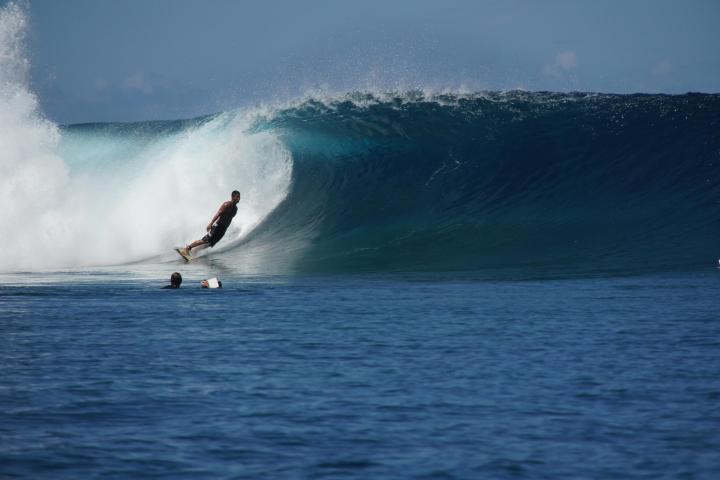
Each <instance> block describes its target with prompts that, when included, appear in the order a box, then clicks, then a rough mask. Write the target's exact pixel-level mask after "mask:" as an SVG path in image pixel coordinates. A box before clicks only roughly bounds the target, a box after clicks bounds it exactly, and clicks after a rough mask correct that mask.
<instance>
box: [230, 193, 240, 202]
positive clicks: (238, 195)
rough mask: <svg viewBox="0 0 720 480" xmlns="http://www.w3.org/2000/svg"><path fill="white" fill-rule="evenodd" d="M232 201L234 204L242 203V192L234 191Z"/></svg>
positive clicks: (231, 196) (231, 195)
mask: <svg viewBox="0 0 720 480" xmlns="http://www.w3.org/2000/svg"><path fill="white" fill-rule="evenodd" d="M230 199H231V200H232V202H233V203H238V202H239V201H240V192H238V191H237V190H233V192H232V193H231V194H230Z"/></svg>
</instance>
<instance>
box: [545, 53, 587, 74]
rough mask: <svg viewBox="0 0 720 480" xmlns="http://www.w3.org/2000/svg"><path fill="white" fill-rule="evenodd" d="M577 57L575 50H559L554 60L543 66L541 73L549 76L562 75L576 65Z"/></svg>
mask: <svg viewBox="0 0 720 480" xmlns="http://www.w3.org/2000/svg"><path fill="white" fill-rule="evenodd" d="M577 64H578V59H577V54H576V53H575V52H571V51H567V52H560V53H558V54H557V55H555V60H554V61H553V62H552V63H548V64H546V65H545V66H544V67H543V73H544V74H545V75H549V76H551V77H558V78H559V77H562V76H563V75H565V74H567V73H569V72H570V71H572V70H574V69H575V68H576V67H577Z"/></svg>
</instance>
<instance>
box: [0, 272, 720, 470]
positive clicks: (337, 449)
mask: <svg viewBox="0 0 720 480" xmlns="http://www.w3.org/2000/svg"><path fill="white" fill-rule="evenodd" d="M178 269H179V270H181V271H182V272H183V273H184V277H185V281H184V283H183V286H182V288H181V289H178V290H163V289H160V288H159V287H161V286H162V285H163V284H164V283H166V281H165V279H162V278H161V277H160V275H161V273H160V272H161V270H162V269H157V270H152V271H149V270H147V269H146V270H142V268H140V267H138V269H135V268H131V267H124V268H116V269H93V270H84V271H66V272H58V273H35V274H28V273H23V274H5V275H3V276H2V277H1V278H0V280H2V282H1V284H0V368H1V371H2V375H1V376H0V405H1V406H2V408H1V409H0V477H1V478H8V479H14V478H33V479H39V478H53V479H76V478H208V479H219V478H228V479H229V478H358V479H367V478H458V479H460V478H468V479H469V478H473V479H474V478H513V479H518V478H520V479H557V478H654V479H655V478H693V479H714V478H717V477H718V475H719V474H720V456H719V455H718V452H719V451H720V429H719V428H718V426H719V425H720V321H719V318H720V317H719V316H718V307H720V302H718V300H717V298H718V296H717V292H718V286H719V283H718V282H720V272H718V271H716V270H714V269H713V268H710V269H707V270H702V271H694V272H686V273H682V274H651V275H644V276H636V275H635V276H601V277H588V276H586V277H584V278H565V279H535V280H502V281H497V280H488V279H487V278H484V277H483V276H476V275H474V274H472V273H466V274H458V273H457V272H449V273H439V272H435V273H426V274H419V273H414V274H411V273H405V274H400V273H392V274H367V275H361V274H332V275H309V274H306V275H285V276H229V277H225V278H224V279H223V280H224V288H223V289H222V290H207V289H201V288H199V284H198V282H199V280H200V279H201V278H203V274H204V272H203V273H199V272H198V270H197V269H194V268H193V267H192V264H191V265H188V266H184V267H179V268H178ZM138 271H141V272H142V274H138Z"/></svg>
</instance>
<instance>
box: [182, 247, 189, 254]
mask: <svg viewBox="0 0 720 480" xmlns="http://www.w3.org/2000/svg"><path fill="white" fill-rule="evenodd" d="M182 252H183V253H184V254H185V255H190V249H189V248H188V247H185V248H183V249H182Z"/></svg>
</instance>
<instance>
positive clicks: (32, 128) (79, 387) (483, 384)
mask: <svg viewBox="0 0 720 480" xmlns="http://www.w3.org/2000/svg"><path fill="white" fill-rule="evenodd" d="M8 18H9V19H10V20H12V19H13V18H14V17H11V16H8V17H7V18H6V19H5V20H7V19H8ZM5 20H3V21H5ZM21 20H22V18H21V17H18V18H16V19H15V21H16V22H15V24H11V25H10V26H11V27H12V26H13V25H15V26H14V27H13V28H15V30H17V31H20V30H22V29H23V28H24V23H23V22H22V21H21ZM7 21H9V20H7ZM11 23H12V22H11ZM10 31H11V33H12V31H13V29H12V28H10ZM0 33H2V32H0ZM6 37H7V38H6ZM13 38H14V37H13V36H12V35H9V36H8V35H6V36H5V37H3V38H0V40H2V41H0V47H2V48H5V46H6V44H5V43H3V41H11V40H13ZM8 39H9V40H8ZM13 41H14V40H13ZM6 43H7V42H6ZM10 45H11V46H12V44H10ZM18 52H20V50H17V49H12V48H11V49H5V50H0V67H2V68H0V205H2V208H1V209H0V233H1V235H0V238H2V239H3V254H2V256H0V372H2V373H1V374H0V479H2V480H5V479H21V478H23V479H24V478H28V479H41V478H49V479H50V478H51V479H77V478H103V479H111V478H118V479H119V478H123V479H124V478H132V479H138V478H172V479H177V478H193V479H196V478H207V479H236V478H237V479H240V478H253V479H255V478H272V479H283V478H288V479H290V478H292V479H295V478H313V479H314V478H357V479H368V478H372V479H376V478H378V479H379V478H418V479H421V478H422V479H429V478H438V479H478V478H489V479H495V478H498V479H502V478H513V479H560V478H567V479H576V478H589V479H595V478H598V479H599V478H613V479H615V478H638V479H640V478H652V479H658V478H673V479H674V478H678V479H680V478H683V479H715V478H718V477H719V476H720V455H719V454H718V452H720V428H719V427H720V316H719V315H718V308H719V307H720V301H718V293H717V292H718V284H719V282H720V270H718V258H720V244H719V242H718V239H719V238H720V176H718V168H719V166H720V165H719V163H720V95H717V94H694V93H688V94H684V95H656V94H631V95H610V94H597V93H583V92H574V93H555V92H526V91H508V92H494V91H481V92H474V93H459V92H445V93H437V92H435V93H433V92H431V91H424V90H411V91H396V92H380V91H353V92H347V93H337V94H332V95H329V94H328V95H324V96H323V95H319V94H317V95H308V96H305V97H302V98H297V99H295V100H291V101H283V102H280V101H277V102H269V103H267V104H265V105H257V106H254V107H245V108H239V109H229V110H228V111H224V112H219V113H216V114H212V115H207V116H204V117H200V118H193V119H178V120H168V121H148V122H129V123H93V124H81V125H57V124H54V123H53V122H51V121H49V120H47V119H46V118H45V117H44V116H43V114H42V110H41V108H40V104H39V101H38V99H37V98H36V97H35V95H34V94H33V93H32V91H31V90H30V88H29V87H28V85H29V83H28V80H27V61H26V60H25V58H24V56H23V55H22V54H21V52H20V53H18ZM235 189H237V190H240V191H241V192H242V200H241V202H240V204H239V205H238V208H239V210H238V214H237V217H236V218H235V219H234V221H233V224H232V226H231V228H230V229H229V230H228V232H227V234H226V236H225V238H223V240H222V241H221V242H220V243H219V244H218V245H217V246H216V247H215V248H212V249H206V250H204V251H202V252H200V253H199V254H198V256H197V258H196V259H195V260H193V261H192V262H190V263H185V262H184V261H183V260H182V259H180V258H179V257H178V256H177V255H176V254H175V252H174V251H173V247H175V246H181V245H185V244H187V243H189V242H190V241H192V240H195V239H197V238H199V237H201V236H202V235H204V233H205V231H204V227H205V226H206V225H207V222H208V221H209V220H210V218H211V217H212V215H213V214H214V213H215V211H216V210H217V208H218V206H219V205H220V203H221V202H223V201H225V200H228V199H229V196H230V192H231V191H232V190H235ZM175 271H177V272H179V273H181V274H182V276H183V278H184V281H183V285H182V287H181V288H180V289H176V290H169V289H163V288H162V287H163V286H164V285H167V283H168V279H169V277H170V274H171V273H172V272H175ZM210 277H218V278H219V279H220V280H221V281H222V282H223V288H222V289H213V290H210V289H202V288H200V281H201V280H203V279H206V278H210Z"/></svg>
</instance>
